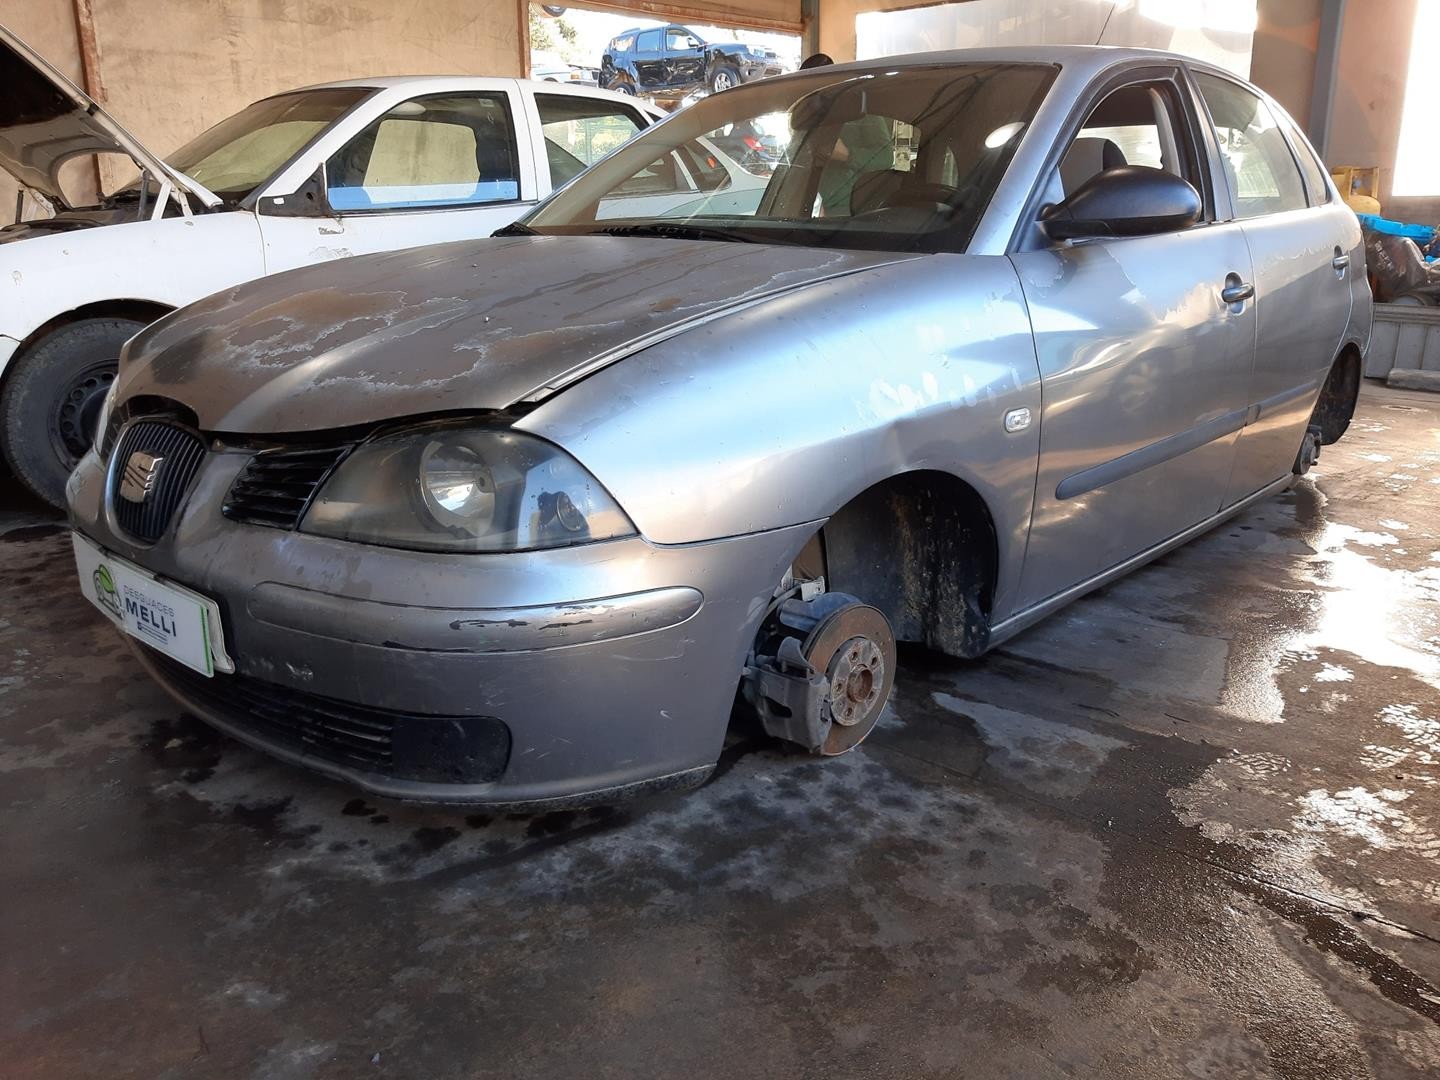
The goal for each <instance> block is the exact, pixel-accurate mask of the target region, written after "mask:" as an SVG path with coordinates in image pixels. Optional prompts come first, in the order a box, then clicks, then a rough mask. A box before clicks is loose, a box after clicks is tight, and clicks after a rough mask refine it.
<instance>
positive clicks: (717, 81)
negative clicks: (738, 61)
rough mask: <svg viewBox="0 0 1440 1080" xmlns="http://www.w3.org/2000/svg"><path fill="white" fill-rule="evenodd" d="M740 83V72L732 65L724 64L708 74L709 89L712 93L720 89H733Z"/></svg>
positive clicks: (718, 91)
mask: <svg viewBox="0 0 1440 1080" xmlns="http://www.w3.org/2000/svg"><path fill="white" fill-rule="evenodd" d="M739 85H740V72H738V71H736V70H735V69H734V68H733V67H730V66H728V65H727V66H725V67H721V68H716V69H715V74H713V75H711V76H710V89H711V91H712V92H713V93H716V94H718V93H720V91H722V90H733V89H735V87H737V86H739Z"/></svg>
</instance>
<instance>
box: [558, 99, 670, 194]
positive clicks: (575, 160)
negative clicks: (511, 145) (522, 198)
mask: <svg viewBox="0 0 1440 1080" xmlns="http://www.w3.org/2000/svg"><path fill="white" fill-rule="evenodd" d="M535 107H536V109H537V110H539V113H540V133H541V135H542V136H543V137H544V139H545V158H546V161H547V163H548V164H549V166H550V183H551V185H552V186H554V187H559V186H560V185H561V184H565V183H569V182H570V181H571V180H573V179H574V178H575V177H577V176H579V175H580V174H581V173H582V172H584V171H585V170H586V169H588V168H589V167H590V166H591V165H593V164H595V162H597V161H599V160H600V159H601V158H602V157H604V156H605V155H606V154H608V153H610V151H611V150H614V149H616V148H617V147H620V146H623V145H625V143H627V142H628V141H629V140H630V139H631V137H632V136H634V134H635V133H636V132H637V131H639V130H640V129H641V128H642V127H643V126H644V124H643V123H642V121H641V119H640V116H639V114H638V113H637V112H636V111H635V110H634V109H632V108H630V107H629V106H628V105H620V104H617V103H615V102H613V101H602V100H598V99H595V98H587V97H577V96H575V95H573V94H536V95H535Z"/></svg>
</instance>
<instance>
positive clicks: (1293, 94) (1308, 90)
mask: <svg viewBox="0 0 1440 1080" xmlns="http://www.w3.org/2000/svg"><path fill="white" fill-rule="evenodd" d="M1323 6H1324V2H1323V0H1260V5H1259V10H1258V11H1257V13H1256V14H1257V19H1256V25H1255V42H1254V47H1253V50H1252V52H1251V54H1250V78H1251V80H1252V81H1253V82H1254V83H1255V84H1256V85H1257V86H1260V87H1263V88H1264V89H1265V91H1266V92H1267V93H1268V94H1270V95H1271V96H1272V97H1274V98H1275V100H1276V101H1278V102H1280V104H1281V105H1283V106H1285V110H1286V112H1288V113H1289V114H1290V115H1291V116H1293V117H1294V118H1295V119H1296V120H1297V121H1298V122H1299V123H1300V126H1301V127H1305V126H1306V124H1307V122H1308V121H1309V119H1310V99H1311V95H1312V93H1313V91H1314V89H1315V53H1316V50H1317V49H1318V48H1319V45H1320V11H1321V8H1322V7H1323Z"/></svg>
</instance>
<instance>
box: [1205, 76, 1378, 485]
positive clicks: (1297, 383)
mask: <svg viewBox="0 0 1440 1080" xmlns="http://www.w3.org/2000/svg"><path fill="white" fill-rule="evenodd" d="M1193 74H1194V78H1195V83H1196V86H1197V88H1198V90H1199V93H1200V96H1201V98H1202V100H1203V101H1204V103H1205V105H1206V108H1207V109H1208V112H1209V117H1210V120H1211V122H1212V123H1213V125H1214V132H1215V138H1216V140H1217V143H1218V148H1219V153H1220V157H1221V159H1222V161H1223V162H1224V165H1225V178H1226V181H1227V183H1228V185H1229V188H1230V194H1231V203H1232V205H1233V216H1234V218H1235V220H1237V221H1238V222H1239V223H1240V224H1241V226H1242V227H1243V229H1244V232H1245V238H1246V240H1247V241H1248V243H1249V245H1250V254H1251V258H1252V259H1253V261H1254V266H1255V279H1254V285H1255V313H1256V318H1257V327H1256V346H1255V365H1254V369H1253V371H1252V372H1251V375H1250V380H1249V389H1248V392H1247V402H1246V404H1247V407H1248V411H1247V416H1246V421H1247V422H1246V427H1245V430H1244V432H1243V433H1242V434H1241V436H1240V443H1239V448H1238V452H1237V454H1236V458H1235V468H1234V472H1233V474H1232V476H1231V479H1230V483H1229V485H1228V487H1227V491H1226V496H1225V502H1226V505H1230V504H1233V503H1235V502H1238V501H1239V500H1241V499H1243V498H1244V497H1245V496H1247V495H1249V494H1251V493H1252V492H1254V491H1257V490H1259V489H1260V488H1262V487H1264V486H1265V485H1266V484H1269V483H1271V482H1272V481H1274V480H1277V479H1279V478H1281V477H1283V476H1286V475H1287V474H1289V472H1290V470H1291V468H1292V466H1293V465H1294V462H1295V457H1296V454H1297V453H1298V452H1299V450H1300V444H1301V441H1302V440H1303V438H1304V436H1305V429H1306V427H1307V425H1308V424H1309V422H1310V415H1311V412H1312V411H1313V410H1314V408H1315V401H1316V399H1317V398H1318V397H1319V394H1320V387H1321V386H1322V385H1323V383H1324V381H1325V377H1326V375H1327V374H1328V373H1329V371H1330V366H1331V364H1332V363H1333V362H1334V360H1335V357H1336V355H1337V354H1338V353H1339V351H1340V346H1341V343H1342V341H1343V339H1344V336H1345V329H1346V326H1347V325H1348V323H1349V321H1350V305H1351V299H1352V298H1351V281H1350V275H1351V274H1360V273H1364V272H1365V271H1364V267H1363V266H1355V267H1352V266H1351V265H1350V258H1351V255H1350V250H1349V246H1350V245H1349V235H1350V233H1351V232H1353V216H1352V215H1351V212H1350V210H1349V208H1348V207H1346V206H1345V205H1344V204H1343V203H1341V202H1340V201H1339V200H1338V199H1332V198H1331V193H1330V186H1329V184H1328V183H1327V182H1326V180H1325V176H1324V173H1323V172H1322V170H1321V169H1320V167H1319V165H1318V164H1317V163H1316V161H1315V159H1314V157H1313V155H1311V153H1310V150H1309V147H1308V146H1306V145H1304V143H1303V142H1302V141H1301V140H1300V136H1299V133H1298V132H1295V131H1294V130H1293V127H1292V126H1291V124H1290V121H1289V120H1288V118H1286V117H1284V116H1283V114H1281V113H1279V112H1278V111H1276V110H1275V109H1273V108H1272V107H1271V106H1270V105H1269V104H1268V103H1267V102H1265V101H1264V100H1262V99H1261V98H1260V97H1259V96H1257V95H1256V94H1255V93H1254V92H1253V91H1252V90H1250V89H1249V88H1248V87H1246V86H1244V85H1242V84H1241V83H1239V82H1236V81H1235V80H1233V79H1230V78H1227V77H1225V76H1222V75H1220V74H1218V73H1214V72H1209V71H1198V70H1197V71H1195V72H1194V73H1193ZM1302 155H1303V156H1302Z"/></svg>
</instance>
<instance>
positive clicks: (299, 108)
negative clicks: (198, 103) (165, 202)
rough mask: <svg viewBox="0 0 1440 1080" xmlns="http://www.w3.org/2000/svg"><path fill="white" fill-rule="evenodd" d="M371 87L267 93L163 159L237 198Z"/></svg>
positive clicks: (212, 188) (222, 193)
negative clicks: (262, 98) (271, 95)
mask: <svg viewBox="0 0 1440 1080" xmlns="http://www.w3.org/2000/svg"><path fill="white" fill-rule="evenodd" d="M372 93H374V91H373V90H370V89H368V88H366V87H356V86H340V87H332V88H330V89H326V90H299V91H296V92H294V93H290V94H279V95H277V96H275V97H270V98H265V99H264V100H263V101H257V102H255V104H253V105H251V106H249V107H248V108H245V109H242V110H241V111H240V112H238V113H236V114H235V115H234V116H232V117H230V118H229V119H226V120H222V121H220V123H218V124H216V125H215V126H214V127H212V128H210V129H209V130H208V131H206V132H205V133H204V134H203V135H201V136H199V137H198V138H196V139H192V140H191V141H190V142H188V143H186V144H185V145H184V146H182V147H181V148H180V149H179V150H176V151H175V152H174V153H173V154H169V155H167V156H166V159H165V160H166V162H167V163H168V164H169V165H171V166H172V167H173V168H175V169H178V170H179V171H180V172H182V173H184V174H185V175H186V176H188V177H190V178H191V179H192V180H194V181H195V182H196V183H199V184H202V185H204V186H205V187H206V188H208V189H209V190H210V191H213V192H214V193H215V194H216V195H218V196H219V197H220V198H222V199H224V200H225V201H226V202H234V201H236V200H239V199H242V198H244V197H245V196H246V195H248V194H250V192H252V191H254V190H255V189H256V188H257V187H259V186H260V185H261V184H263V183H265V182H266V181H267V180H269V179H270V178H271V177H272V176H274V175H275V173H276V172H278V171H279V169H280V167H281V166H282V165H284V164H285V163H286V162H287V161H289V160H290V159H291V158H292V157H294V156H295V155H296V154H297V153H299V152H300V150H301V149H303V148H304V147H305V146H306V145H307V144H308V143H309V142H310V141H311V140H312V139H314V138H315V137H316V136H318V135H319V134H320V133H321V132H322V131H324V130H325V129H326V128H327V127H329V126H330V125H331V124H333V123H334V122H335V121H336V120H338V119H339V118H340V117H341V116H343V115H344V114H345V113H346V112H348V111H349V110H350V109H352V108H353V107H354V106H355V105H356V104H357V103H358V102H360V101H361V100H363V99H364V98H365V97H367V96H369V95H370V94H372ZM153 186H154V185H153V183H152V187H153ZM133 190H138V184H136V185H134V186H133Z"/></svg>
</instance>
